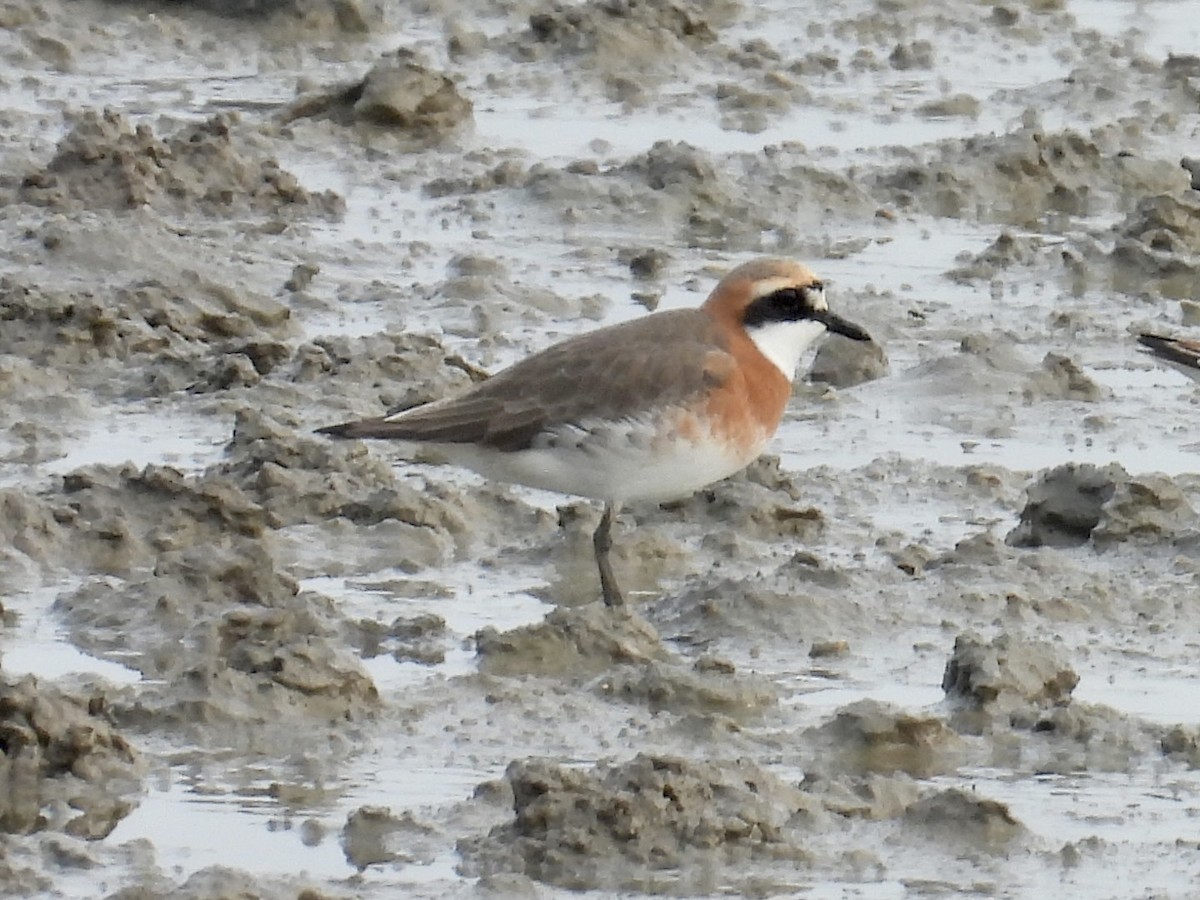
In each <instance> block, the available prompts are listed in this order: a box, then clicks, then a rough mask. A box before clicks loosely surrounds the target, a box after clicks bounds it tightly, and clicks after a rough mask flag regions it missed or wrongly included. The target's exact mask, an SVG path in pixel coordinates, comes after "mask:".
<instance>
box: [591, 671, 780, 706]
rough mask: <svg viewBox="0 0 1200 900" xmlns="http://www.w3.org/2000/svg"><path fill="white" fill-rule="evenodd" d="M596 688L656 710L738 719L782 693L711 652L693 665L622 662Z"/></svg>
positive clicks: (773, 700) (613, 696)
mask: <svg viewBox="0 0 1200 900" xmlns="http://www.w3.org/2000/svg"><path fill="white" fill-rule="evenodd" d="M596 689H597V690H598V691H599V692H600V693H601V694H602V695H603V696H605V697H610V698H613V699H620V700H622V701H625V702H635V703H642V704H645V705H646V706H648V707H649V708H650V709H651V710H652V711H654V712H670V713H673V714H675V715H689V714H690V715H697V716H705V717H711V716H725V717H728V718H730V719H734V720H741V719H746V718H750V717H753V716H757V715H759V714H761V713H762V712H763V710H765V709H768V708H770V707H771V706H773V705H774V704H775V703H776V701H777V699H778V695H779V692H778V689H777V688H776V687H775V685H774V684H772V683H771V682H770V681H768V680H767V679H764V678H760V677H758V676H756V675H754V674H746V673H739V672H737V671H736V670H735V669H734V667H733V666H732V665H731V664H729V663H725V662H722V661H720V660H713V659H706V658H702V659H699V660H697V661H696V662H695V664H693V665H692V666H690V667H689V666H683V665H679V664H673V663H667V662H659V661H649V662H643V663H640V664H637V665H629V666H621V667H619V668H617V669H615V670H613V671H612V672H609V673H607V674H605V675H604V676H603V677H602V678H601V679H599V681H598V682H597V684H596Z"/></svg>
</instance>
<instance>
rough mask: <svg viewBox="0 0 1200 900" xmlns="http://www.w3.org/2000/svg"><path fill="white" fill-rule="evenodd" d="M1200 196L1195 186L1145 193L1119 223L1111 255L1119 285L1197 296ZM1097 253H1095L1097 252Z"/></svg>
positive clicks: (1124, 288) (1132, 290)
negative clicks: (1182, 189)
mask: <svg viewBox="0 0 1200 900" xmlns="http://www.w3.org/2000/svg"><path fill="white" fill-rule="evenodd" d="M1198 220H1200V200H1198V199H1197V198H1196V196H1195V191H1194V190H1192V191H1187V192H1182V193H1173V194H1154V195H1151V196H1147V197H1143V198H1141V199H1140V200H1139V201H1138V204H1137V206H1136V208H1135V209H1134V210H1133V211H1132V212H1130V213H1129V214H1128V215H1127V216H1126V217H1125V219H1124V221H1122V222H1120V223H1118V224H1117V226H1116V227H1115V229H1114V230H1115V236H1116V240H1115V243H1114V246H1113V249H1112V252H1111V254H1110V255H1109V256H1108V258H1107V261H1108V263H1109V265H1110V266H1111V271H1112V275H1113V277H1112V283H1113V286H1114V287H1116V288H1117V289H1118V290H1122V291H1126V292H1127V293H1131V294H1135V295H1138V296H1142V295H1147V294H1152V293H1161V294H1162V295H1164V296H1167V297H1173V298H1176V299H1191V298H1193V297H1195V294H1196V291H1195V286H1196V281H1197V278H1200V226H1198V225H1197V224H1196V223H1197V221H1198ZM1093 255H1094V254H1093Z"/></svg>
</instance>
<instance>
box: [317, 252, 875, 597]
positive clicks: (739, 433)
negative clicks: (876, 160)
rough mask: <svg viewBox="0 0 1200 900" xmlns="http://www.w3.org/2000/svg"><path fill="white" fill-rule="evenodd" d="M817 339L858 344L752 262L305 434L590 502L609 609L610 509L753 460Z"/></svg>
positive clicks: (806, 281) (814, 289) (668, 493)
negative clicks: (432, 452) (438, 460)
mask: <svg viewBox="0 0 1200 900" xmlns="http://www.w3.org/2000/svg"><path fill="white" fill-rule="evenodd" d="M827 331H831V332H833V333H835V334H840V335H844V336H845V337H848V338H851V339H852V340H856V341H868V340H870V339H871V338H870V335H868V334H867V332H866V331H865V330H863V329H862V328H860V327H859V326H858V325H855V324H853V323H852V322H848V321H847V320H845V319H843V318H842V317H841V316H838V315H836V314H834V313H832V312H830V310H829V306H828V304H827V303H826V299H825V286H824V284H823V283H822V282H821V281H820V279H818V278H817V276H816V275H814V274H813V273H812V272H811V271H809V270H808V269H807V268H806V267H805V266H802V265H800V264H798V263H795V262H791V261H789V260H782V259H758V260H755V261H753V262H748V263H745V264H743V265H740V266H738V267H737V268H735V269H733V270H732V271H731V272H729V274H727V275H726V276H725V277H724V278H722V279H721V281H720V282H719V283H718V284H717V286H716V287H715V288H714V289H713V291H712V293H711V294H709V296H708V299H707V300H705V301H704V303H703V304H702V305H701V306H700V307H698V308H695V309H678V310H668V311H664V312H657V313H653V314H651V315H648V316H644V317H642V318H640V319H635V320H633V321H630V322H625V323H623V324H620V325H611V326H608V327H606V328H600V329H597V330H596V331H592V332H588V333H586V334H582V335H579V336H578V337H573V338H569V339H568V340H564V341H562V342H560V343H557V344H554V345H552V346H550V347H548V348H546V349H545V350H542V351H541V352H539V353H536V354H534V355H533V356H530V357H528V358H526V359H524V360H522V361H521V362H518V363H516V364H515V365H513V366H511V367H509V368H507V369H504V370H503V371H501V372H499V373H498V374H496V375H494V376H492V377H491V378H489V379H487V380H486V381H484V382H482V383H480V384H479V385H477V386H475V387H474V388H472V389H470V390H468V391H467V392H466V393H465V394H462V395H461V396H457V397H449V398H445V399H442V400H435V401H433V402H431V403H426V404H424V405H423V406H417V407H414V408H412V409H406V410H404V411H402V412H398V413H394V414H392V415H386V416H380V417H378V418H373V419H364V420H360V421H355V422H344V423H342V424H340V425H331V426H328V427H326V428H320V429H318V433H319V434H326V435H330V436H333V437H339V438H383V439H387V440H396V441H404V442H409V443H410V444H421V445H430V446H435V447H436V448H437V449H438V450H439V451H440V452H441V454H442V455H443V456H444V458H445V460H446V461H447V462H449V463H451V464H453V465H458V466H463V467H465V468H468V469H472V470H474V471H476V472H478V473H480V474H481V475H484V476H485V477H487V478H491V479H495V480H497V481H505V482H509V483H515V484H523V485H528V486H530V487H535V488H543V489H548V490H552V491H557V492H559V493H562V494H574V495H576V496H581V497H588V498H591V499H594V500H600V501H603V503H604V514H603V516H602V517H601V519H600V524H599V526H598V527H597V528H596V531H595V533H594V534H593V536H592V545H593V548H594V550H595V555H596V566H597V568H598V570H599V572H600V587H601V592H602V594H603V598H604V602H605V603H606V604H608V605H609V606H620V605H622V604H624V602H625V601H624V596H623V595H622V592H621V589H620V587H619V586H618V584H617V580H616V578H615V577H614V575H613V570H612V564H611V563H610V561H609V550H610V549H611V547H612V525H613V519H614V518H615V517H616V516H617V514H618V512H619V511H620V509H621V507H622V505H623V504H625V503H627V502H630V501H655V502H662V501H665V500H674V499H678V498H680V497H686V496H688V495H689V494H691V493H693V492H694V491H696V490H698V489H699V488H702V487H704V486H706V485H709V484H712V483H713V482H714V481H719V480H721V479H722V478H725V477H727V476H729V475H732V474H733V473H735V472H737V471H739V470H740V469H742V468H744V467H745V466H746V465H748V464H749V463H750V462H751V461H753V460H754V459H755V458H756V457H757V456H758V455H759V454H760V453H761V452H762V450H763V448H764V447H765V446H766V444H767V442H768V441H769V440H770V439H771V436H772V435H773V434H774V433H775V429H776V428H777V427H778V425H779V421H780V419H781V418H782V417H783V412H784V408H785V407H786V406H787V402H788V399H789V397H790V396H791V389H792V378H793V377H794V375H795V372H796V367H797V365H799V362H800V358H801V356H802V355H803V354H804V352H805V351H806V350H807V349H808V348H809V347H810V346H811V345H812V344H813V342H814V341H816V340H817V339H818V338H819V337H821V335H823V334H825V333H826V332H827Z"/></svg>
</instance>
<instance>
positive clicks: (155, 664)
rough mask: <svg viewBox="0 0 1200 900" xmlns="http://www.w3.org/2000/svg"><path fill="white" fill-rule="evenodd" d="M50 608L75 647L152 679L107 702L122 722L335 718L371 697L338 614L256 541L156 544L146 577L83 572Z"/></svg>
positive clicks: (352, 715)
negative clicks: (111, 657) (182, 546)
mask: <svg viewBox="0 0 1200 900" xmlns="http://www.w3.org/2000/svg"><path fill="white" fill-rule="evenodd" d="M118 597H119V600H120V602H119V604H118V605H117V606H114V605H113V600H114V599H115V598H118ZM56 609H57V610H58V611H59V612H60V613H62V614H63V616H64V618H65V619H66V621H67V622H68V623H69V625H70V626H71V627H72V629H73V631H74V634H75V636H76V640H77V641H78V642H79V643H80V645H81V646H84V647H87V648H88V649H90V650H92V651H93V652H96V653H99V654H102V655H103V654H108V653H116V654H119V655H120V657H121V659H122V660H123V661H124V662H125V663H126V664H127V665H129V666H130V667H132V668H135V669H137V670H138V671H140V672H142V673H143V674H144V675H145V676H146V677H147V678H149V679H152V680H153V685H148V686H146V687H144V688H142V689H141V690H140V691H138V692H137V695H136V697H134V698H132V699H130V700H124V701H121V702H119V703H118V702H114V708H115V710H116V712H117V714H118V715H119V716H120V717H121V718H122V720H123V721H128V722H131V723H137V724H139V725H142V726H149V727H152V728H161V727H164V726H166V725H179V724H189V725H202V726H204V727H207V728H210V729H212V728H215V726H217V725H218V724H220V723H224V724H227V725H231V726H234V727H235V728H236V727H238V726H239V725H240V724H241V723H244V722H246V721H249V722H251V723H265V722H269V721H279V722H284V721H289V720H290V721H291V722H292V723H293V724H294V722H295V721H296V717H297V716H302V717H305V718H308V719H310V720H315V721H328V722H341V721H347V720H359V719H363V718H365V717H367V716H369V715H371V714H372V713H373V712H374V711H375V709H376V708H377V705H378V694H377V691H376V689H375V686H374V684H373V683H372V682H371V680H370V678H368V677H367V676H366V675H365V674H364V673H363V672H362V671H361V669H360V668H359V667H358V664H357V662H356V660H355V659H354V657H353V656H352V655H351V654H350V653H349V652H348V651H346V650H344V649H343V648H342V646H341V643H342V641H341V638H342V631H343V630H344V629H343V625H344V622H343V620H342V619H341V617H340V615H339V614H338V613H337V612H336V610H335V609H334V608H333V607H332V606H331V605H330V604H329V603H328V602H327V601H324V600H323V598H319V597H318V596H315V595H311V594H302V593H300V592H299V591H298V589H297V586H296V584H295V582H294V581H292V580H291V579H290V578H289V577H287V576H286V575H282V574H280V573H278V572H276V571H275V567H274V563H273V560H271V558H270V557H269V556H267V555H266V553H265V552H264V551H263V549H262V548H261V547H260V546H259V545H258V544H257V543H255V542H251V541H241V542H238V541H233V542H228V543H226V544H225V545H224V546H221V545H210V546H207V547H204V546H202V545H196V546H193V547H190V548H188V549H186V550H175V551H169V552H165V553H163V554H161V555H160V556H159V557H158V559H157V561H156V564H155V567H154V569H153V571H152V572H150V573H149V574H148V575H144V576H137V575H134V576H132V577H130V578H129V579H128V580H126V581H125V582H124V583H123V584H122V585H120V586H119V587H114V586H113V585H111V584H110V583H109V582H107V581H100V580H93V581H90V582H88V583H86V584H85V585H84V586H83V587H81V588H80V589H79V590H78V591H76V592H74V593H73V594H70V595H67V596H65V597H62V598H60V599H59V601H58V602H57V604H56ZM211 739H212V738H211V737H210V738H209V740H211ZM266 739H267V736H266V735H265V732H264V734H263V736H260V738H256V740H264V741H265V740H266ZM220 740H224V741H230V740H231V738H230V737H229V736H224V737H221V738H220Z"/></svg>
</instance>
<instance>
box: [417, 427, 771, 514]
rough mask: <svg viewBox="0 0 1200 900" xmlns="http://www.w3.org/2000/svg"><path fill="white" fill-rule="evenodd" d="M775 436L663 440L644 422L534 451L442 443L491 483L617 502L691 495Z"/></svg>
mask: <svg viewBox="0 0 1200 900" xmlns="http://www.w3.org/2000/svg"><path fill="white" fill-rule="evenodd" d="M768 438H769V435H763V437H762V439H761V440H759V441H756V442H755V443H754V445H753V446H752V447H748V448H744V449H740V448H738V447H735V446H732V445H730V444H726V443H723V442H718V441H714V440H703V441H692V440H689V439H687V438H684V437H680V436H674V437H663V436H661V435H658V434H656V433H655V432H653V431H652V430H650V429H648V428H647V427H645V425H644V424H643V423H641V422H638V421H632V422H622V423H603V424H601V425H599V426H595V427H592V428H588V429H583V428H569V429H564V430H562V431H560V432H559V433H558V434H555V435H552V436H549V437H547V438H546V439H544V440H542V441H540V442H539V446H535V447H534V448H531V449H529V450H518V451H515V452H511V453H502V452H498V451H489V450H486V449H484V448H479V447H477V446H475V445H473V444H469V445H468V444H439V445H438V449H439V450H442V451H444V452H445V455H446V458H447V460H448V461H449V462H451V463H453V464H455V465H460V466H463V467H464V468H468V469H472V470H474V471H476V472H478V473H479V474H481V475H484V476H486V477H487V478H492V479H495V480H497V481H505V482H509V483H513V484H524V485H528V486H529V487H535V488H542V489H544V490H550V491H558V492H559V493H562V494H574V495H576V496H579V497H589V498H592V499H594V500H604V501H606V502H610V503H623V502H625V501H633V500H647V501H652V502H660V501H663V500H674V499H677V498H680V497H686V496H688V495H689V494H691V493H692V492H694V491H696V490H698V489H700V488H702V487H704V486H706V485H709V484H712V483H713V482H715V481H720V480H721V479H722V478H727V477H728V476H730V475H732V474H733V473H734V472H737V471H739V470H741V469H743V468H745V467H746V466H747V465H748V464H749V463H750V462H751V461H752V460H753V459H754V458H755V457H757V456H758V455H759V453H761V452H762V449H763V447H764V446H765V444H766V442H767V439H768Z"/></svg>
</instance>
